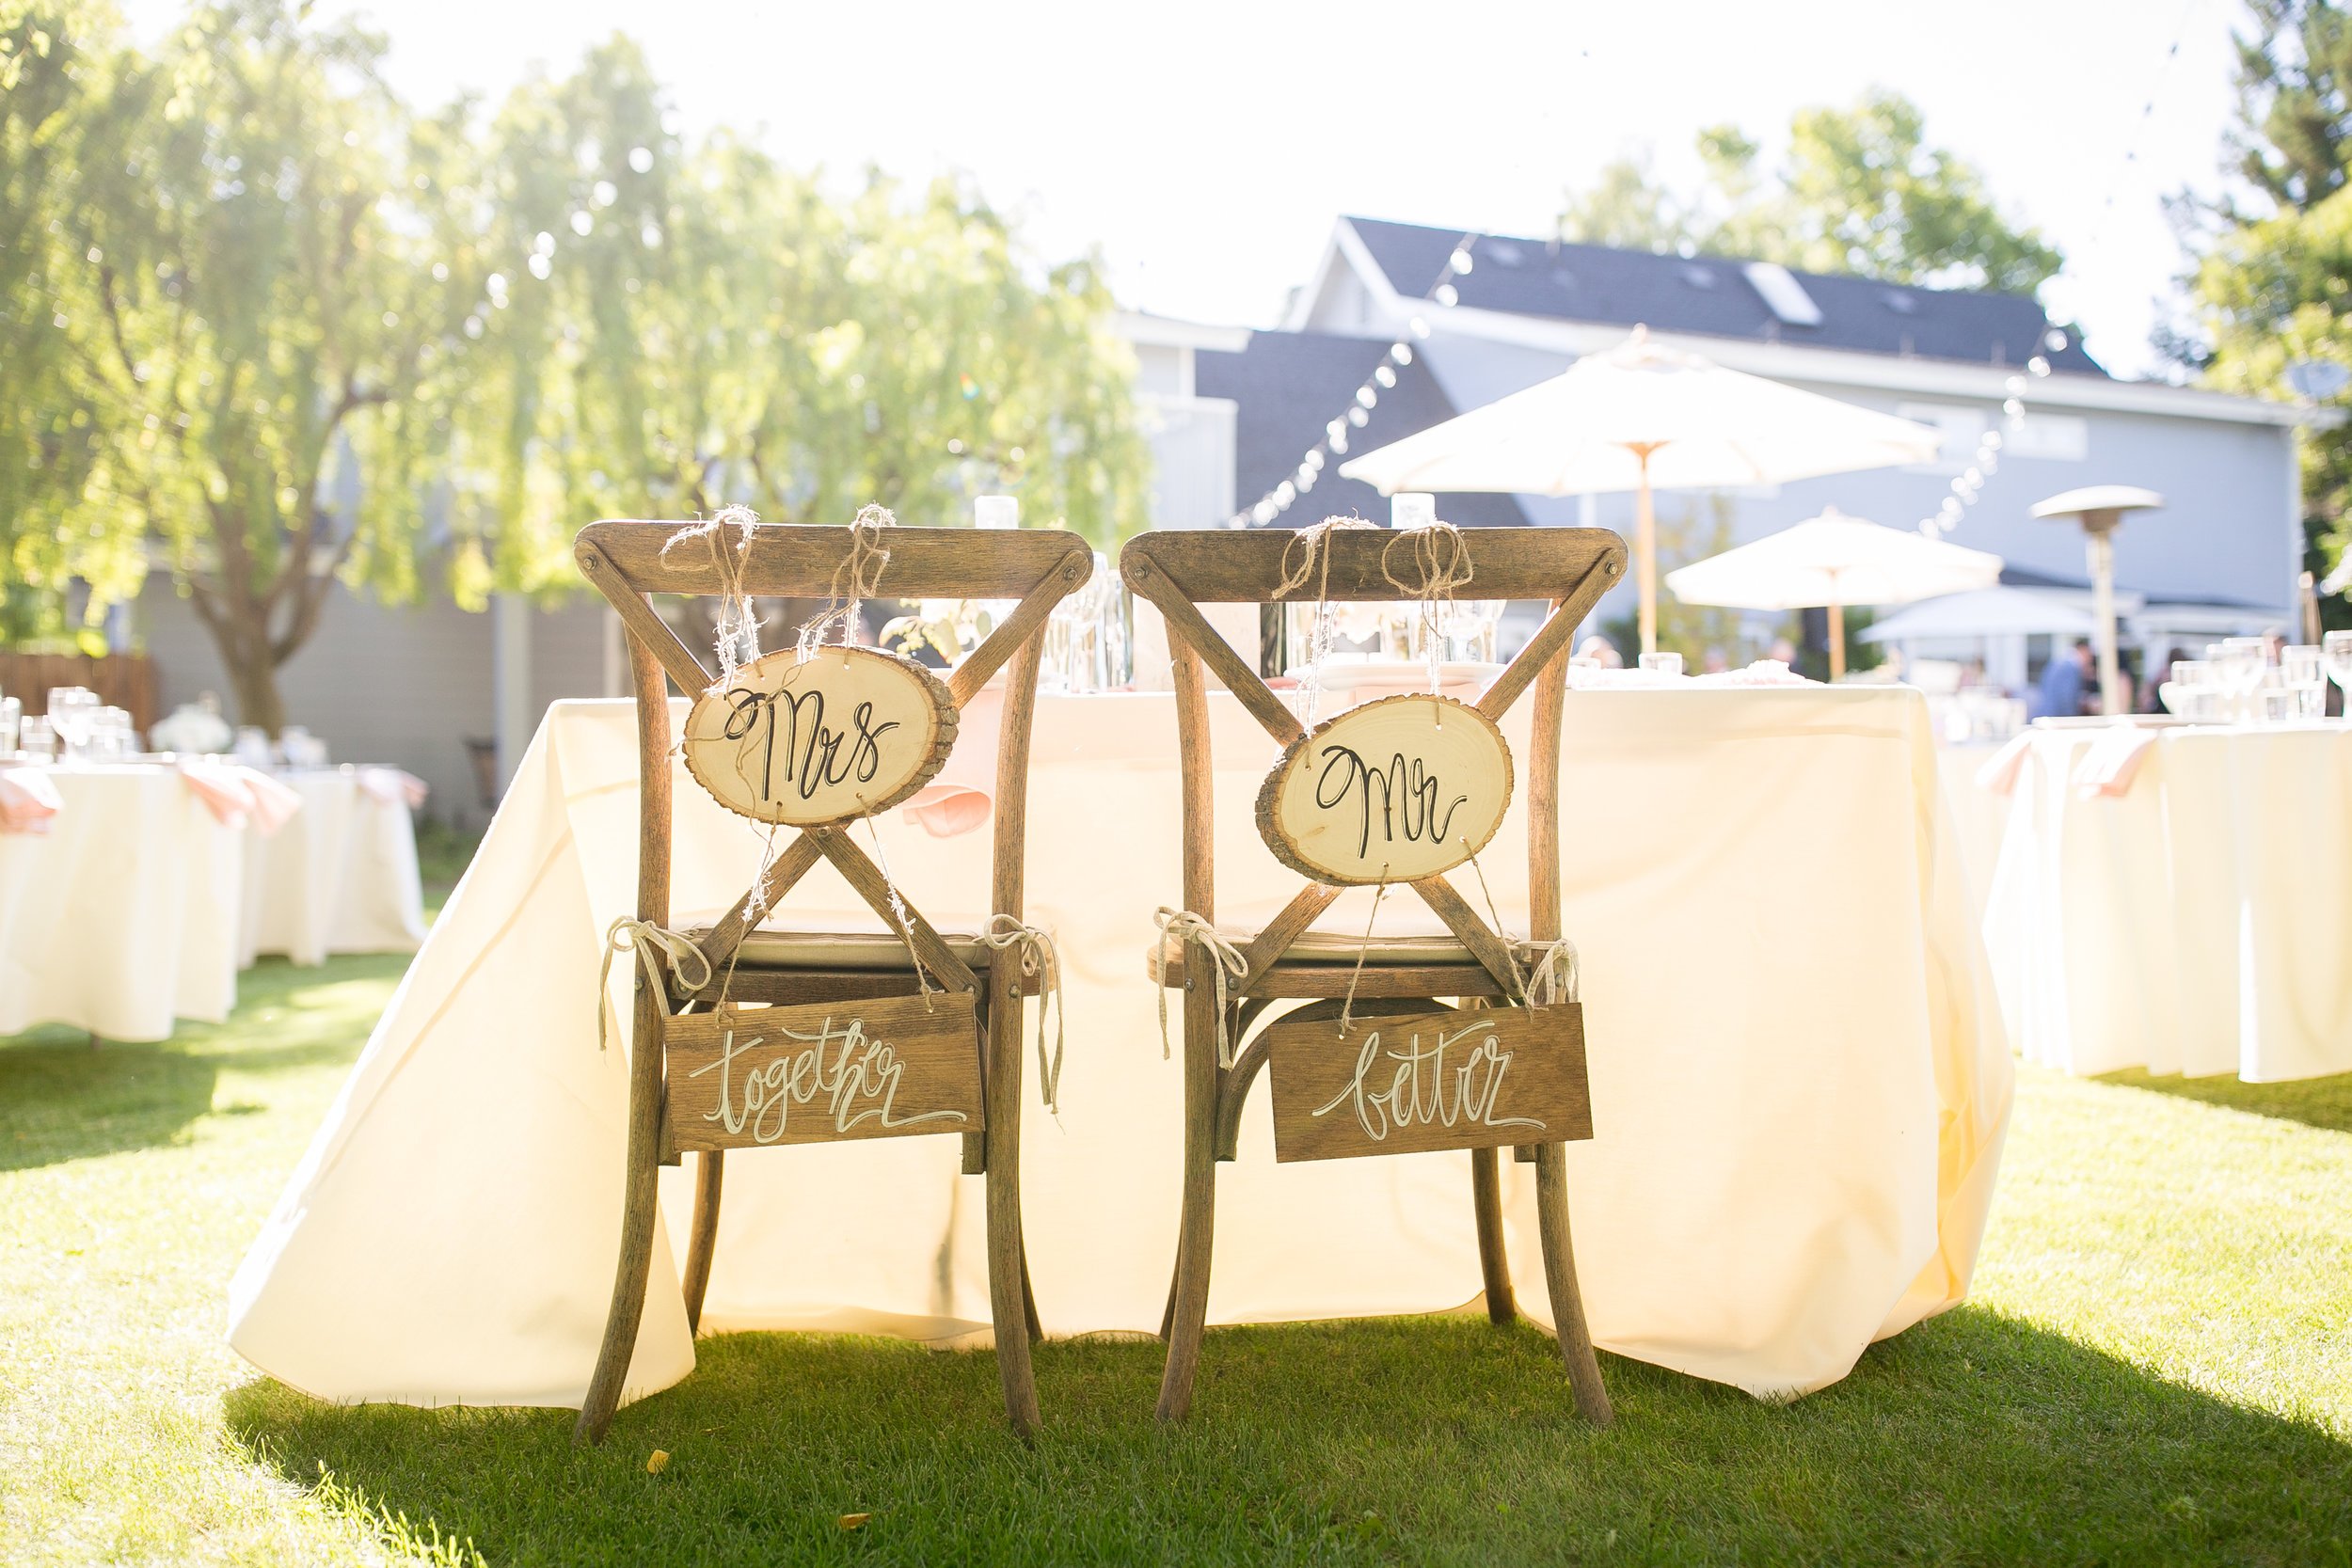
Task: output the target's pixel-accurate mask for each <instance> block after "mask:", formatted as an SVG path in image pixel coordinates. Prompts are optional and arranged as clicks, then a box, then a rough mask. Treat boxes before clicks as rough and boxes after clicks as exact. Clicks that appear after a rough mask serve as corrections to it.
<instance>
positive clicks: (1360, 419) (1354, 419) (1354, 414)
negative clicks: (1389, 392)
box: [1347, 408, 1372, 430]
mask: <svg viewBox="0 0 2352 1568" xmlns="http://www.w3.org/2000/svg"><path fill="white" fill-rule="evenodd" d="M1347 422H1348V423H1349V424H1352V425H1354V426H1355V427H1356V428H1357V429H1358V430H1361V429H1363V428H1364V426H1365V425H1367V424H1369V423H1371V422H1372V416H1371V415H1370V414H1367V413H1365V412H1364V411H1363V410H1362V409H1360V408H1351V409H1349V410H1348V411H1347Z"/></svg>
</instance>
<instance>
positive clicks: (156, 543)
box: [56, 0, 447, 732]
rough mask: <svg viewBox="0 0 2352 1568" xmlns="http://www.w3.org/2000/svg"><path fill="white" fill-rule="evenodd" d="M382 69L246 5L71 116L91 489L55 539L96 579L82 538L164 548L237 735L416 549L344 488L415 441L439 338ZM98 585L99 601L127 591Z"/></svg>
mask: <svg viewBox="0 0 2352 1568" xmlns="http://www.w3.org/2000/svg"><path fill="white" fill-rule="evenodd" d="M380 49H381V46H380V44H379V43H378V41H377V40H374V39H373V37H371V36H369V35H367V34H365V33H364V32H361V31H359V30H358V29H356V28H352V27H347V26H340V27H319V26H314V25H312V24H310V23H309V22H308V21H307V20H306V19H305V17H304V15H303V13H302V10H301V9H298V8H294V7H291V6H288V5H285V4H281V3H278V0H238V3H235V4H230V5H222V6H215V7H207V8H201V9H199V10H198V11H196V12H194V13H193V14H192V15H191V17H190V18H189V20H188V21H187V23H186V24H184V25H183V27H181V28H180V29H179V30H177V31H176V32H175V33H174V34H173V35H172V36H171V37H170V38H168V39H167V40H166V42H165V43H164V45H163V47H162V48H161V49H160V50H159V51H158V52H157V54H156V55H155V56H154V57H153V58H151V59H142V58H137V57H135V56H133V55H130V54H128V53H127V52H121V51H118V52H117V53H116V55H115V57H114V63H113V66H112V71H111V80H110V81H108V82H107V83H105V84H103V87H104V90H103V92H101V91H97V90H93V91H91V92H90V93H89V94H88V95H87V98H86V100H85V102H84V103H83V104H82V106H81V109H80V111H79V112H80V115H81V117H82V119H83V121H84V125H85V129H84V131H83V136H84V143H83V145H82V146H81V147H80V149H79V150H78V154H79V155H78V157H77V170H76V180H77V187H78V188H77V190H76V192H75V194H74V199H73V202H72V207H71V210H70V212H69V214H67V216H66V217H65V218H64V219H63V220H62V224H61V228H62V231H63V233H64V234H65V235H66V236H67V247H66V248H67V249H68V251H69V253H70V256H72V257H78V259H79V260H80V261H81V263H82V264H81V265H80V266H79V267H77V268H76V269H75V271H74V276H73V277H72V279H71V287H70V293H71V295H72V299H73V301H74V310H73V314H74V316H75V319H76V321H77V324H78V325H77V326H76V328H75V329H74V330H73V332H72V338H73V340H74V343H75V346H76V348H77V350H78V354H77V356H76V360H75V372H76V386H77V388H78V390H79V395H80V396H81V397H82V398H84V399H86V400H87V403H88V404H89V406H90V407H91V409H92V411H93V419H94V422H95V424H96V427H97V429H98V431H99V436H100V445H101V451H100V454H99V457H98V459H97V468H98V470H99V472H100V473H101V475H102V476H103V486H98V485H93V486H86V487H85V488H84V491H83V493H82V494H81V495H80V496H79V497H78V498H75V499H73V500H72V502H71V504H70V505H69V506H68V508H67V512H66V515H64V516H63V518H62V519H61V520H60V523H59V525H58V528H57V530H56V531H57V536H58V537H59V538H61V539H63V540H65V541H67V542H68V544H69V546H70V547H71V550H72V559H73V562H74V570H75V571H76V573H77V574H78V575H80V576H82V577H84V578H86V579H87V578H92V573H91V572H90V570H89V555H90V550H89V548H88V546H89V544H90V543H91V542H95V541H99V540H129V541H137V540H140V539H144V540H145V541H146V542H147V543H148V545H149V547H150V548H151V549H152V550H154V551H158V552H160V553H161V555H162V556H163V558H164V559H165V560H166V561H167V562H168V563H169V564H170V566H171V568H172V570H173V573H174V576H175V578H176V579H177V581H178V583H179V585H180V587H181V590H182V591H183V593H185V594H187V595H188V597H189V598H190V600H191V601H192V603H193V605H194V607H195V610H196V612H197V615H198V617H199V620H200V621H201V622H202V623H203V625H204V626H205V628H206V630H207V631H208V632H209V633H210V634H211V636H212V638H213V641H214V642H215V646H216V647H217V648H218V650H219V652H220V656H221V661H222V663H223V665H224V666H225V667H226V668H227V670H228V673H229V678H230V684H231V686H232V687H233V688H234V689H235V692H236V697H237V705H238V711H239V714H240V716H241V717H242V718H243V719H244V720H245V721H247V722H249V723H255V724H260V725H262V726H263V727H264V728H267V729H269V730H271V731H273V732H275V731H276V730H277V729H278V727H279V725H280V724H281V723H282V722H283V721H284V718H285V714H284V709H283V704H282V702H281V699H280V697H279V694H278V682H277V673H278V668H279V667H280V666H281V665H283V664H284V663H285V661H286V660H287V659H289V658H291V657H294V654H295V652H296V651H298V650H299V649H300V648H301V647H302V646H303V644H304V643H305V642H306V641H309V639H310V636H311V634H312V633H313V632H314V631H315V630H316V629H317V626H318V623H319V617H320V614H321V612H322V610H324V608H325V605H326V599H327V596H328V594H329V592H330V590H331V588H332V586H333V584H334V582H335V580H336V578H337V576H338V574H339V573H341V572H342V570H343V569H344V568H345V567H346V565H347V564H348V563H349V562H351V561H352V559H353V556H354V554H355V552H356V551H358V550H360V549H362V548H363V547H364V548H365V549H367V550H368V551H369V552H370V554H371V556H372V557H373V559H375V560H378V561H381V560H383V559H385V558H386V557H388V556H389V555H391V554H393V553H396V552H397V551H400V550H405V549H406V548H408V547H411V546H413V544H414V542H415V541H416V540H417V538H418V536H419V532H420V530H419V528H418V521H419V516H418V508H417V501H416V498H415V497H414V496H413V495H412V494H410V493H408V492H407V491H405V489H404V488H403V487H401V486H398V485H392V484H384V483H371V484H368V485H364V486H363V485H360V484H358V483H357V478H358V476H357V474H356V473H355V472H352V471H348V470H343V471H340V472H339V469H338V466H339V465H340V464H342V463H344V462H345V461H346V460H347V459H348V458H349V457H350V456H351V455H352V454H353V453H354V452H355V451H370V452H373V453H377V454H389V450H390V440H389V438H390V437H391V436H394V435H396V434H398V433H399V432H401V431H405V430H407V429H411V428H413V426H414V423H415V421H405V422H404V423H403V424H401V425H399V426H396V427H392V428H382V427H381V426H383V425H384V423H385V422H384V421H381V420H379V419H378V418H377V417H378V416H380V415H381V413H382V411H383V410H385V409H387V408H396V407H405V406H406V405H407V404H409V402H410V400H411V399H412V398H413V397H414V395H415V393H416V391H417V388H418V386H419V383H420V378H421V376H422V375H423V374H424V373H425V372H426V371H427V370H428V368H429V367H430V366H431V364H432V362H433V360H434V358H435V356H437V354H439V353H441V352H442V341H443V340H445V338H446V336H447V328H446V325H445V324H442V323H440V322H438V321H437V320H436V316H437V311H436V309H435V308H434V307H435V301H436V297H437V293H439V290H438V288H437V285H436V283H435V281H434V280H433V278H432V277H430V276H429V274H428V273H427V271H426V269H425V267H424V265H423V264H422V263H421V261H419V260H418V257H417V247H416V244H415V241H414V237H413V236H414V233H415V231H416V230H419V229H420V228H421V227H422V225H421V224H420V222H419V220H418V217H417V211H418V203H417V201H416V199H415V198H416V197H418V196H419V195H423V196H425V197H428V198H429V196H430V194H431V193H430V192H419V191H417V190H416V189H415V188H414V187H413V186H412V185H411V183H410V182H408V181H407V180H406V179H405V178H403V171H404V169H405V163H404V160H403V158H402V156H401V153H402V149H401V146H400V137H401V135H402V133H403V124H402V117H401V115H400V112H399V109H398V105H397V104H395V103H393V102H392V100H391V98H390V96H389V94H388V93H387V92H386V91H385V89H384V87H383V86H382V84H381V83H380V81H379V80H378V79H377V76H376V71H375V68H376V62H377V59H378V56H379V55H380ZM95 86H96V85H93V87H95ZM99 148H103V149H104V150H105V154H104V155H103V156H100V155H98V153H97V151H96V149H99ZM401 466H402V465H400V464H398V463H397V462H390V461H389V457H388V467H393V468H397V467H401ZM92 587H93V594H92V598H93V601H96V600H98V599H99V598H101V597H102V596H103V594H105V593H119V592H120V591H121V586H120V585H119V584H116V583H111V582H100V581H98V580H95V579H93V580H92Z"/></svg>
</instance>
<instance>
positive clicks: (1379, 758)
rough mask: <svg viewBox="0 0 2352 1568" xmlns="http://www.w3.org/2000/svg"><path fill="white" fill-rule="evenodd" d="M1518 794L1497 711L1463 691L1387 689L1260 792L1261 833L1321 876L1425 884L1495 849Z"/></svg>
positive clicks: (1285, 857) (1295, 863) (1307, 743)
mask: <svg viewBox="0 0 2352 1568" xmlns="http://www.w3.org/2000/svg"><path fill="white" fill-rule="evenodd" d="M1510 803H1511V748H1510V747H1509V745H1508V744H1506V743H1505V742H1504V740H1503V738H1502V731H1501V730H1500V729H1498V728H1497V727H1496V726H1495V722H1494V721H1493V720H1491V719H1489V718H1487V717H1486V715H1485V714H1483V713H1481V712H1479V711H1478V710H1477V709H1476V708H1474V707H1471V706H1470V705H1468V704H1465V703H1457V702H1455V701H1454V699H1453V698H1451V697H1437V696H1424V695H1419V694H1416V695H1410V696H1403V697H1383V698H1381V699H1380V700H1379V701H1377V702H1372V703H1366V704H1364V705H1362V706H1361V707H1356V708H1350V709H1348V711H1346V712H1345V713H1343V714H1341V715H1340V716H1339V717H1338V718H1336V719H1333V720H1331V721H1328V722H1327V723H1324V724H1319V725H1317V726H1316V727H1315V728H1314V729H1312V730H1311V731H1309V732H1308V733H1307V734H1306V735H1305V736H1301V737H1300V738H1299V739H1297V740H1295V741H1294V742H1293V743H1292V744H1291V746H1290V749H1289V750H1288V751H1285V752H1283V753H1282V760H1281V761H1280V762H1279V763H1277V764H1275V767H1274V771H1273V772H1272V773H1269V774H1268V775H1266V781H1265V784H1264V786H1263V788H1261V789H1260V790H1259V792H1258V831H1259V832H1261V833H1263V835H1264V836H1265V841H1266V844H1267V847H1270V848H1272V849H1273V851H1274V858H1275V859H1277V860H1279V861H1280V862H1281V863H1283V864H1284V865H1287V866H1289V867H1290V868H1291V869H1293V870H1294V871H1301V872H1304V873H1305V874H1306V875H1308V876H1310V877H1312V878H1314V879H1316V880H1317V881H1320V882H1327V883H1334V884H1359V883H1365V882H1414V881H1419V880H1420V879H1422V878H1423V877H1434V876H1436V875H1437V874H1438V872H1440V871H1447V870H1451V869H1452V868H1453V867H1454V866H1457V865H1459V864H1461V863H1463V862H1464V861H1467V860H1469V859H1470V857H1471V856H1472V855H1474V854H1476V853H1477V852H1478V851H1479V850H1481V849H1483V848H1485V847H1486V841H1487V840H1489V839H1491V838H1493V837H1494V836H1495V830H1496V829H1497V828H1499V827H1501V826H1502V813H1503V809H1504V808H1505V807H1507V806H1508V805H1509V804H1510Z"/></svg>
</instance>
